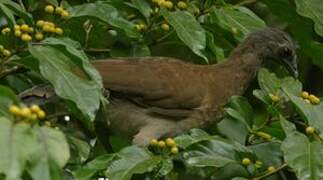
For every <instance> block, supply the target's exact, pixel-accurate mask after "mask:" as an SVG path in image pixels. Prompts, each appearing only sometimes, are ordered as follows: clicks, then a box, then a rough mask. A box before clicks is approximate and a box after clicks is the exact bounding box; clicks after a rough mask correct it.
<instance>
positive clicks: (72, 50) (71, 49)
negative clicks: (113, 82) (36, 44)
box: [43, 38, 103, 89]
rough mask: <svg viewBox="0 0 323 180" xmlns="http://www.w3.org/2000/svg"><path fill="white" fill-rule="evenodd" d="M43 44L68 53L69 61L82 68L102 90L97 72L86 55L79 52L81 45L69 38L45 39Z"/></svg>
mask: <svg viewBox="0 0 323 180" xmlns="http://www.w3.org/2000/svg"><path fill="white" fill-rule="evenodd" d="M43 43H44V44H48V45H55V46H58V47H63V48H64V49H65V50H66V51H67V52H68V53H69V57H70V59H71V60H72V61H73V62H74V63H75V64H77V65H78V66H79V67H82V69H83V70H84V72H85V73H87V75H88V77H90V79H91V80H94V81H95V82H96V83H97V86H98V88H100V89H103V84H102V79H101V76H100V74H99V72H98V71H97V70H96V69H95V68H94V67H93V66H92V65H91V63H90V61H89V59H88V57H87V56H86V54H85V53H84V52H83V51H80V50H79V49H81V45H80V44H79V43H78V42H76V41H73V40H71V39H69V38H61V39H57V38H47V39H45V40H44V41H43Z"/></svg>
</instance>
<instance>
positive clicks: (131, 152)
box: [106, 146, 162, 180]
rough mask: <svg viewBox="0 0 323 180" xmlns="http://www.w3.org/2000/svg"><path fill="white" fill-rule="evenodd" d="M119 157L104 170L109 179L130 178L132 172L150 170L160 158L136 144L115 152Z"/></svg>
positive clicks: (124, 179) (125, 179)
mask: <svg viewBox="0 0 323 180" xmlns="http://www.w3.org/2000/svg"><path fill="white" fill-rule="evenodd" d="M117 155H118V156H119V157H120V158H119V159H117V160H115V161H113V162H112V163H111V164H110V165H109V167H108V169H107V170H106V176H107V178H109V179H111V180H130V179H131V177H132V175H134V174H142V173H145V172H149V171H152V170H153V168H154V167H155V166H156V165H157V164H159V163H160V161H161V160H162V159H161V157H160V156H154V155H152V154H151V153H150V152H149V151H147V150H145V149H142V148H139V147H137V146H129V147H126V148H124V149H122V150H121V151H120V152H118V153H117Z"/></svg>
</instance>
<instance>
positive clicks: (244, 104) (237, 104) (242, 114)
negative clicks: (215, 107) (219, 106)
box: [226, 96, 253, 128]
mask: <svg viewBox="0 0 323 180" xmlns="http://www.w3.org/2000/svg"><path fill="white" fill-rule="evenodd" d="M226 112H227V113H228V115H230V116H231V117H232V118H235V119H237V120H239V121H241V122H243V123H245V124H246V126H247V127H249V128H250V127H251V125H252V119H253V109H252V107H251V105H250V104H249V102H248V100H247V99H246V98H244V97H241V96H233V97H231V98H230V101H229V102H228V108H226Z"/></svg>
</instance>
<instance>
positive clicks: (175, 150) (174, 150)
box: [170, 147, 178, 154]
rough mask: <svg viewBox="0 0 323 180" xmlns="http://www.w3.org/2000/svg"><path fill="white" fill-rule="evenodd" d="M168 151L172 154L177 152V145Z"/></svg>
mask: <svg viewBox="0 0 323 180" xmlns="http://www.w3.org/2000/svg"><path fill="white" fill-rule="evenodd" d="M170 152H171V153H172V154H177V153H178V148H177V147H172V149H171V150H170Z"/></svg>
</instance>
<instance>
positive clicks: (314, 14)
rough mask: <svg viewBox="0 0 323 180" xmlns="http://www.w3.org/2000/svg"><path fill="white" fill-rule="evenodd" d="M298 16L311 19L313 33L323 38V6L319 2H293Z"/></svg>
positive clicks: (307, 0) (318, 0)
mask: <svg viewBox="0 0 323 180" xmlns="http://www.w3.org/2000/svg"><path fill="white" fill-rule="evenodd" d="M295 3H296V11H297V13H298V14H300V15H302V16H305V17H308V18H311V19H312V20H313V21H314V24H315V31H316V32H317V33H318V34H319V35H320V36H323V4H322V2H321V1H320V0H295Z"/></svg>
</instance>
